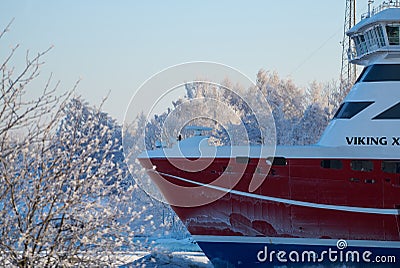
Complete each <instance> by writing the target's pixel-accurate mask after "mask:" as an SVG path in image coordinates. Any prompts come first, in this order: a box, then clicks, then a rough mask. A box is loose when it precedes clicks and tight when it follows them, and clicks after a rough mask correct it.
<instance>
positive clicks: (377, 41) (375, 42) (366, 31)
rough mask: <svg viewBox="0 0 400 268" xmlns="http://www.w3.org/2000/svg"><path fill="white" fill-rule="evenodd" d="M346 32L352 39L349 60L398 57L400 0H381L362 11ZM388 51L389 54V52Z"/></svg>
mask: <svg viewBox="0 0 400 268" xmlns="http://www.w3.org/2000/svg"><path fill="white" fill-rule="evenodd" d="M347 35H348V36H349V37H350V38H351V40H352V48H351V49H350V50H349V52H348V54H349V60H350V62H351V63H355V64H360V65H369V64H371V63H372V62H376V61H379V60H384V61H386V60H389V61H390V59H391V58H396V61H398V60H399V58H400V1H390V2H389V3H386V2H384V3H383V4H382V5H380V6H379V7H377V8H374V9H372V10H370V11H369V12H368V13H366V14H364V15H363V16H362V18H361V21H360V22H359V23H358V24H357V25H355V26H354V27H353V28H351V29H350V30H349V31H348V32H347ZM389 54H390V56H389Z"/></svg>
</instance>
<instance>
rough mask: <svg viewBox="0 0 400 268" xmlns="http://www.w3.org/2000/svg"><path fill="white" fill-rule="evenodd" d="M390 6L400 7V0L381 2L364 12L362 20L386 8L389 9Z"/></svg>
mask: <svg viewBox="0 0 400 268" xmlns="http://www.w3.org/2000/svg"><path fill="white" fill-rule="evenodd" d="M389 8H400V0H395V1H393V0H391V1H383V3H382V4H380V5H379V6H377V7H374V8H373V9H372V10H370V11H368V12H366V13H364V14H362V15H361V20H363V19H367V18H369V17H371V16H373V15H375V14H377V13H379V12H381V11H383V10H385V9H389Z"/></svg>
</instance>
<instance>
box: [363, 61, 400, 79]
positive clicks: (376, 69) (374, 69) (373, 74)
mask: <svg viewBox="0 0 400 268" xmlns="http://www.w3.org/2000/svg"><path fill="white" fill-rule="evenodd" d="M384 81H400V64H374V65H372V66H370V67H368V68H367V70H366V72H365V75H364V76H363V77H361V82H384Z"/></svg>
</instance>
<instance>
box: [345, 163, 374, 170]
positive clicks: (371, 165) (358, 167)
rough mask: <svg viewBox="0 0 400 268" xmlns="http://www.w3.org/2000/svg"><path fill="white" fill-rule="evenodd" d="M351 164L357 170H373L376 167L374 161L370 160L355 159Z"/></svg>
mask: <svg viewBox="0 0 400 268" xmlns="http://www.w3.org/2000/svg"><path fill="white" fill-rule="evenodd" d="M350 166H351V169H352V170H355V171H372V170H373V169H374V163H373V162H372V161H369V160H353V161H351V163H350Z"/></svg>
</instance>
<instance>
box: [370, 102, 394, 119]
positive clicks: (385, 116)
mask: <svg viewBox="0 0 400 268" xmlns="http://www.w3.org/2000/svg"><path fill="white" fill-rule="evenodd" d="M373 119H400V102H399V103H397V104H396V105H394V106H392V107H390V108H389V109H387V110H386V111H384V112H383V113H381V114H379V115H377V116H375V117H374V118H373Z"/></svg>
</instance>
